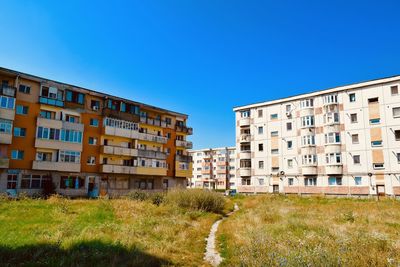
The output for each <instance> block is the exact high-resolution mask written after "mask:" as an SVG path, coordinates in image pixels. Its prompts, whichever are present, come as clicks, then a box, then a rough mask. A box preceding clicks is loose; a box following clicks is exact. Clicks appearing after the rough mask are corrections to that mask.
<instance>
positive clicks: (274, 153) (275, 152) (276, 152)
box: [271, 149, 279, 155]
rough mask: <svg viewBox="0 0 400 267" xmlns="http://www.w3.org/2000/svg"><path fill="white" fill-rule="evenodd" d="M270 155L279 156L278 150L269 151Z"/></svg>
mask: <svg viewBox="0 0 400 267" xmlns="http://www.w3.org/2000/svg"><path fill="white" fill-rule="evenodd" d="M271 154H272V155H276V154H279V149H271Z"/></svg>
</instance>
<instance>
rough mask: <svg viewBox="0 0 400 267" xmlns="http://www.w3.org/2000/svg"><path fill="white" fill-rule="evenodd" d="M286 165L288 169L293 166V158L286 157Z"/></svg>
mask: <svg viewBox="0 0 400 267" xmlns="http://www.w3.org/2000/svg"><path fill="white" fill-rule="evenodd" d="M287 165H288V168H289V169H291V168H293V159H288V160H287Z"/></svg>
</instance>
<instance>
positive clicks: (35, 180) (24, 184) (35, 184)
mask: <svg viewBox="0 0 400 267" xmlns="http://www.w3.org/2000/svg"><path fill="white" fill-rule="evenodd" d="M49 182H51V177H48V176H47V175H38V174H24V175H22V178H21V188H23V189H39V188H43V187H44V185H45V184H46V183H49Z"/></svg>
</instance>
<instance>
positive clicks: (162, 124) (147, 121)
mask: <svg viewBox="0 0 400 267" xmlns="http://www.w3.org/2000/svg"><path fill="white" fill-rule="evenodd" d="M140 123H143V124H147V125H152V126H158V127H163V128H165V127H167V123H166V122H165V121H163V120H160V119H153V118H148V117H140Z"/></svg>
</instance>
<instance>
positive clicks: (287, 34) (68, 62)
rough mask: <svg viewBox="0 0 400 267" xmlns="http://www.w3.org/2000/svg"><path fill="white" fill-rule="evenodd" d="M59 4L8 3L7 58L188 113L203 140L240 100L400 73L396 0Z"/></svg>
mask: <svg viewBox="0 0 400 267" xmlns="http://www.w3.org/2000/svg"><path fill="white" fill-rule="evenodd" d="M61 2H62V1H53V0H52V1H30V0H24V1H17V0H10V1H1V8H2V12H1V24H0V36H1V39H0V65H1V66H3V67H8V68H12V69H16V70H20V71H24V72H28V73H32V74H36V75H39V76H44V77H48V78H52V79H55V80H59V81H63V82H68V83H72V84H76V85H80V86H83V87H88V88H90V89H95V90H99V91H104V92H107V93H110V94H115V95H118V96H123V97H126V98H130V99H132V100H135V101H141V102H145V103H148V104H153V105H157V106H160V107H164V108H167V109H172V110H176V111H179V112H183V113H186V114H189V125H190V126H192V127H193V128H194V135H193V136H192V137H190V139H191V140H192V141H194V146H195V148H203V147H213V146H229V145H233V144H234V138H235V132H234V114H233V112H232V107H234V106H238V105H244V104H250V103H253V102H259V101H263V100H270V99H276V98H280V97H285V96H290V95H293V94H299V93H303V92H308V91H312V90H316V89H324V88H328V87H333V86H336V85H343V84H347V83H353V82H357V81H362V80H368V79H373V78H379V77H383V76H390V75H394V74H399V73H400V54H399V53H400V49H399V48H400V17H399V10H400V4H399V3H400V1H375V3H373V1H331V2H332V4H330V5H329V4H328V3H327V2H328V1H281V0H280V1H247V0H246V1H245V0H243V1H234V0H233V1H219V0H210V1H207V0H201V1H194V0H190V1H185V0H180V1H173V0H171V1H167V0H165V1H161V0H160V1H147V0H146V1H143V0H140V1H117V0H114V1H103V2H102V1H93V2H89V1H65V2H66V3H63V4H61ZM300 2H302V3H300ZM350 2H351V3H350Z"/></svg>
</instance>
